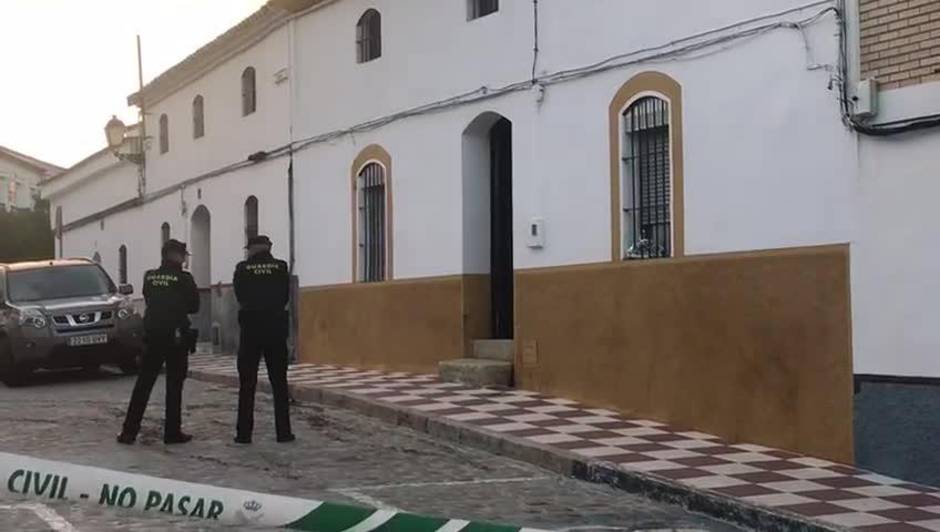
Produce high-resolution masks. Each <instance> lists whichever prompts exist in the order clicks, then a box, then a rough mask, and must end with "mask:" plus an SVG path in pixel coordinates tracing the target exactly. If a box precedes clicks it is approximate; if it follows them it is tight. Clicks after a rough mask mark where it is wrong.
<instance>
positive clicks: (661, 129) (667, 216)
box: [621, 96, 673, 259]
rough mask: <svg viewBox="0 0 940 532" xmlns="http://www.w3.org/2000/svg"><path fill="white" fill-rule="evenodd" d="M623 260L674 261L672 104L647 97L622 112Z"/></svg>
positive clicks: (653, 97)
mask: <svg viewBox="0 0 940 532" xmlns="http://www.w3.org/2000/svg"><path fill="white" fill-rule="evenodd" d="M623 131H624V134H625V137H624V145H623V165H624V172H623V176H624V177H623V184H622V193H621V196H622V201H623V237H624V243H623V249H624V250H625V252H624V258H625V259H656V258H666V257H671V256H672V247H673V246H672V207H671V204H672V165H671V161H670V156H671V152H670V137H669V103H668V102H666V101H665V100H663V99H661V98H657V97H655V96H649V97H645V98H641V99H639V100H637V101H636V102H635V103H633V104H632V105H631V106H630V107H628V108H627V110H626V111H625V112H624V113H623Z"/></svg>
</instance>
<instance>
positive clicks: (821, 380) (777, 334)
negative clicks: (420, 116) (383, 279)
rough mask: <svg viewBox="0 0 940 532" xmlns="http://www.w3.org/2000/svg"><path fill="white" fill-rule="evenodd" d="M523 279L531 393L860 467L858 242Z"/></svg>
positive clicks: (520, 306)
mask: <svg viewBox="0 0 940 532" xmlns="http://www.w3.org/2000/svg"><path fill="white" fill-rule="evenodd" d="M516 279H517V281H516V345H517V355H516V382H517V385H519V386H520V387H522V388H526V389H531V390H537V391H542V392H545V393H549V394H552V395H558V396H562V397H567V398H573V399H578V400H581V401H584V402H586V403H589V404H594V405H599V406H606V407H610V408H613V409H615V410H620V411H623V412H625V413H628V414H633V415H636V416H639V417H643V418H652V419H656V420H660V421H663V422H668V423H670V424H672V425H675V426H679V427H688V428H689V429H695V430H700V431H704V432H709V433H712V434H715V435H718V436H722V437H724V438H727V439H730V440H732V441H741V442H752V443H759V444H764V445H768V446H774V447H779V448H784V449H791V450H794V451H799V452H802V453H807V454H810V455H815V456H820V457H824V458H830V459H834V460H838V461H842V462H851V461H852V459H853V445H852V348H851V317H850V312H851V311H850V302H849V293H850V290H849V254H848V247H847V246H829V247H819V248H804V249H793V250H786V251H775V252H764V253H748V254H729V255H718V256H703V257H691V258H684V259H674V260H666V261H639V262H622V263H620V262H618V263H608V264H601V265H592V266H584V267H573V268H553V269H544V270H529V271H522V272H519V273H518V274H517V276H516Z"/></svg>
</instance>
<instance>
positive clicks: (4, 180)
mask: <svg viewBox="0 0 940 532" xmlns="http://www.w3.org/2000/svg"><path fill="white" fill-rule="evenodd" d="M41 179H42V174H41V173H40V172H37V171H36V169H35V168H30V167H29V166H26V165H24V164H20V163H18V162H16V161H13V160H10V159H8V158H6V157H4V156H3V155H2V154H0V209H7V210H10V209H13V208H17V209H31V208H33V203H34V202H33V192H34V191H36V190H38V186H39V181H40V180H41ZM11 183H15V186H16V189H15V190H14V191H13V195H12V197H10V196H11V195H10V188H9V187H10V186H11Z"/></svg>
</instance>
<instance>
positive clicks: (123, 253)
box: [118, 246, 127, 284]
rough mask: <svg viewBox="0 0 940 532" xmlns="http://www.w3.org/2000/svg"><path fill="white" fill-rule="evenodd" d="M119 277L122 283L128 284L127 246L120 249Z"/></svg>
mask: <svg viewBox="0 0 940 532" xmlns="http://www.w3.org/2000/svg"><path fill="white" fill-rule="evenodd" d="M118 278H120V280H121V284H127V246H121V247H120V249H118Z"/></svg>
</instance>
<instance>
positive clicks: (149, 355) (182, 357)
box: [123, 332, 189, 437]
mask: <svg viewBox="0 0 940 532" xmlns="http://www.w3.org/2000/svg"><path fill="white" fill-rule="evenodd" d="M147 335H148V338H147V344H146V349H145V350H144V359H143V362H142V364H141V367H140V373H138V375H137V383H136V384H134V392H133V393H132V394H131V403H130V406H128V407H127V417H126V418H125V419H124V430H123V432H124V434H127V435H131V436H136V435H137V433H138V432H140V423H141V421H142V420H143V418H144V411H145V410H146V409H147V403H148V402H149V401H150V393H151V392H152V391H153V385H154V383H155V382H156V381H157V376H158V375H159V374H160V368H161V367H163V364H164V362H165V363H166V415H165V418H164V422H163V435H164V437H166V436H175V435H177V434H179V433H180V430H181V424H182V412H181V411H182V403H183V381H185V380H186V373H187V371H188V369H189V353H188V352H187V351H186V348H185V347H183V346H181V345H180V343H179V342H178V341H177V340H176V338H174V334H173V333H172V332H169V333H160V334H154V333H150V332H148V333H147Z"/></svg>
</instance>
